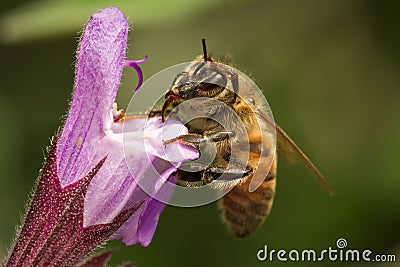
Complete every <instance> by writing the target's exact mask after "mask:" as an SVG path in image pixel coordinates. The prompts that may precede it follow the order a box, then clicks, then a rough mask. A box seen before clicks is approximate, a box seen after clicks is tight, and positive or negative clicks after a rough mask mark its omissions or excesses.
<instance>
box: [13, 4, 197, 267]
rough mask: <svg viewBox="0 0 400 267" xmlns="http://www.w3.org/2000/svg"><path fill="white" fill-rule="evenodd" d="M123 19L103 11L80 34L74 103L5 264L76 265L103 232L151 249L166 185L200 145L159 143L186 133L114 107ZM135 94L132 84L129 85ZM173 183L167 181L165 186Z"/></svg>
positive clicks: (102, 238) (124, 27)
mask: <svg viewBox="0 0 400 267" xmlns="http://www.w3.org/2000/svg"><path fill="white" fill-rule="evenodd" d="M128 27H129V25H128V22H127V20H126V18H125V16H124V15H123V13H122V12H121V11H120V10H119V9H117V8H115V7H109V8H106V9H103V10H101V11H99V12H97V13H95V14H93V15H92V17H91V18H90V20H89V22H88V23H87V25H86V28H85V30H84V33H83V35H82V38H81V41H80V45H79V49H78V57H77V63H76V73H75V75H76V78H75V86H74V93H73V99H72V102H71V105H70V110H69V113H68V117H67V119H66V121H65V124H64V127H63V129H62V132H61V134H56V136H55V137H54V138H53V142H52V147H51V149H50V151H49V156H48V158H47V159H46V162H45V165H44V167H43V169H42V172H41V175H40V177H39V181H38V184H37V188H36V191H35V194H34V197H33V199H32V202H31V205H30V208H29V210H28V212H27V215H26V218H25V221H24V224H23V226H22V228H21V230H20V233H19V236H18V237H17V240H16V242H15V244H14V247H13V250H12V252H11V254H10V257H9V259H8V263H7V266H16V265H22V266H28V265H35V266H47V265H59V264H60V263H62V264H66V263H68V264H66V265H72V264H76V263H77V262H79V261H80V260H81V259H82V258H83V257H84V256H86V255H87V254H88V253H89V252H90V251H91V250H93V249H94V248H95V247H97V245H99V244H100V243H102V242H104V241H105V240H107V239H108V238H110V237H111V238H121V239H123V241H124V242H125V243H126V244H128V245H133V244H135V243H140V244H142V245H143V246H147V245H149V243H150V242H151V239H152V237H153V234H154V231H155V228H156V225H157V222H158V217H159V215H160V213H161V212H162V210H163V208H164V207H165V202H167V201H168V199H169V197H170V196H171V194H172V192H173V186H172V187H171V184H168V183H166V181H167V180H168V179H169V178H171V179H172V180H173V177H171V175H172V174H173V172H174V171H175V170H176V169H177V168H178V167H179V165H180V163H181V162H183V161H185V160H189V159H195V158H197V157H198V151H197V150H196V149H195V148H194V147H191V146H187V145H183V144H181V143H178V142H174V143H168V145H164V142H163V141H164V140H169V139H172V138H174V137H176V136H178V135H180V134H185V133H187V129H186V128H185V127H184V126H183V125H181V124H179V123H177V122H173V121H171V122H167V123H162V122H161V118H159V117H156V118H150V119H147V118H139V117H131V116H124V112H123V111H118V110H117V108H116V104H114V100H115V96H116V94H117V91H118V86H119V82H120V78H121V75H122V70H123V67H124V66H132V67H134V68H135V69H136V70H137V71H138V75H139V86H140V84H141V82H142V74H141V71H140V69H139V67H138V66H137V64H139V63H142V62H143V61H144V60H145V59H144V60H142V61H131V60H125V50H126V46H127V36H128ZM135 90H136V89H135ZM168 185H169V186H168Z"/></svg>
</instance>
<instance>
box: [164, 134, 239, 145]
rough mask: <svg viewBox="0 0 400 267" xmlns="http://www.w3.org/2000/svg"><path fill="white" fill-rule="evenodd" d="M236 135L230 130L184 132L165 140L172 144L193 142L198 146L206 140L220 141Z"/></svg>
mask: <svg viewBox="0 0 400 267" xmlns="http://www.w3.org/2000/svg"><path fill="white" fill-rule="evenodd" d="M233 137H235V133H234V132H229V131H220V132H211V133H208V134H204V135H202V134H183V135H180V136H177V137H175V138H173V139H170V140H167V141H164V145H167V144H170V143H172V142H175V141H178V142H181V143H183V144H192V145H195V146H196V147H198V146H199V145H200V144H203V143H206V142H219V141H223V140H227V139H229V138H233Z"/></svg>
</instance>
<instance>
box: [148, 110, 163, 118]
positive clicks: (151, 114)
mask: <svg viewBox="0 0 400 267" xmlns="http://www.w3.org/2000/svg"><path fill="white" fill-rule="evenodd" d="M161 115H162V111H161V109H160V110H151V111H150V112H149V114H148V115H147V116H149V117H161Z"/></svg>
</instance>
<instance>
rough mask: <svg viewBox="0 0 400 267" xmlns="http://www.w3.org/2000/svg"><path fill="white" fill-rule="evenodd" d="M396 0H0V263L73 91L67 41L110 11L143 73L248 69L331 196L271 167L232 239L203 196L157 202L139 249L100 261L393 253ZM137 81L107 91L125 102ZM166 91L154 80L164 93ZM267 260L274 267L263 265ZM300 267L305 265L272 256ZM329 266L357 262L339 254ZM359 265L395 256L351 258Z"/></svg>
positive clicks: (399, 208) (131, 77)
mask: <svg viewBox="0 0 400 267" xmlns="http://www.w3.org/2000/svg"><path fill="white" fill-rule="evenodd" d="M399 3H400V2H398V1H361V0H360V1H356V0H349V1H347V0H338V1H327V0H323V1H318V0H313V1H311V0H304V1H295V0H292V1H290V0H284V1H278V0H276V1H262V0H258V1H256V0H252V1H239V0H237V1H228V0H218V1H211V0H207V1H204V0H203V1H200V0H195V1H191V2H189V1H183V0H171V1H163V0H158V1H156V0H151V1H77V0H75V1H66V0H64V1H50V0H47V1H43V0H42V1H31V2H28V1H22V0H18V1H12V2H11V1H8V2H4V1H3V2H1V3H0V46H1V47H0V54H1V67H0V68H1V71H0V88H1V90H0V122H1V123H2V125H3V126H2V130H1V131H0V258H1V257H2V256H4V254H5V253H6V251H7V248H8V246H9V243H10V241H11V239H12V237H13V234H14V229H15V225H17V224H18V223H19V221H20V217H21V216H22V213H23V211H24V205H25V203H26V200H27V198H28V196H29V194H30V192H31V189H32V187H33V184H34V181H35V179H36V177H37V174H38V171H39V169H40V167H41V165H42V163H43V159H44V155H45V152H44V151H45V150H44V148H45V147H46V146H47V145H49V139H50V137H51V136H52V135H53V133H54V132H55V131H56V130H57V129H58V127H59V126H60V122H61V120H62V117H63V116H64V115H65V114H66V112H67V109H68V102H69V99H70V96H71V92H72V86H73V79H74V76H73V73H74V66H73V64H74V60H75V49H76V46H77V39H78V37H79V34H78V33H77V32H79V31H80V29H81V28H82V26H83V25H84V23H85V22H86V21H87V19H88V18H89V16H90V14H91V13H92V12H94V11H96V10H98V9H100V8H102V7H105V6H107V5H116V6H119V7H120V8H121V9H122V10H123V11H124V12H125V13H126V15H127V16H128V17H129V21H130V22H131V23H132V25H133V30H132V31H131V32H130V41H129V42H130V47H129V52H128V57H129V58H133V59H138V58H142V57H143V56H144V55H146V54H149V56H150V58H149V60H148V62H147V63H146V64H144V65H143V70H144V74H145V76H146V77H150V76H151V75H152V74H154V73H156V72H157V71H159V70H161V69H163V68H165V67H167V66H170V65H174V64H177V63H181V62H186V61H189V60H191V59H192V58H194V57H195V56H196V55H197V54H199V53H201V44H200V39H201V38H206V39H207V43H208V49H209V51H210V52H211V53H212V54H213V55H216V56H222V57H223V56H226V55H231V56H232V61H233V62H234V63H235V65H236V66H237V67H238V68H239V69H241V70H244V71H246V72H247V73H250V74H251V76H252V77H253V78H254V79H255V81H256V83H257V84H258V85H259V86H260V87H261V88H262V89H263V92H264V93H265V95H266V97H267V99H268V101H269V103H270V106H271V107H272V110H273V112H274V116H275V119H276V121H277V122H278V123H279V124H280V125H281V126H282V128H284V129H285V130H286V131H287V132H288V133H289V134H290V135H291V136H292V138H293V139H294V140H295V141H296V142H297V143H298V144H299V145H300V146H301V147H302V148H303V149H304V151H305V152H306V153H308V155H309V156H310V158H311V159H312V160H313V161H314V162H315V163H316V165H317V166H318V167H319V168H320V169H321V171H322V172H323V173H324V174H325V176H326V177H327V179H328V180H329V181H330V183H331V184H332V186H333V187H334V190H335V196H334V197H329V195H328V194H327V193H326V192H325V191H324V190H323V189H322V188H321V187H320V186H319V185H318V184H317V183H316V182H315V181H314V179H313V178H312V176H311V175H310V173H309V172H308V170H307V169H305V168H304V167H303V166H302V165H290V164H288V163H286V162H284V161H283V160H280V162H279V172H278V188H277V194H276V198H275V204H274V207H273V209H272V213H271V215H270V216H269V218H268V220H267V221H266V222H265V224H264V225H263V227H262V228H261V229H259V230H258V231H257V232H256V233H255V234H254V235H252V236H250V237H249V238H247V239H244V240H237V239H236V238H234V237H233V236H232V235H231V234H230V233H229V232H228V231H227V230H226V229H225V226H224V225H223V224H222V223H221V220H220V215H219V212H218V209H217V207H216V205H215V204H212V205H208V206H204V207H199V208H174V207H168V208H167V209H166V210H165V211H164V212H163V214H162V216H161V219H160V223H159V227H158V229H157V232H156V234H155V236H154V239H153V242H152V243H151V245H150V246H149V247H147V248H142V247H140V246H133V247H125V246H124V245H123V244H122V243H121V242H119V241H113V242H110V243H109V244H108V245H107V247H118V248H119V250H118V252H117V253H116V254H115V255H114V256H113V258H112V261H111V263H113V264H115V263H119V262H122V261H126V260H133V261H136V262H137V263H138V266H263V265H264V266H266V265H271V263H269V262H259V261H258V260H257V257H256V253H257V251H258V250H259V249H262V248H263V247H264V245H268V247H269V248H270V249H286V250H290V249H298V250H302V249H311V248H312V249H316V250H322V249H325V248H327V247H329V246H331V247H333V248H335V247H336V245H335V244H336V240H337V239H338V238H346V239H347V242H348V248H353V249H357V248H358V249H360V250H363V249H370V250H372V251H373V252H374V253H377V254H378V253H382V254H396V255H397V262H399V261H400V213H399V212H400V201H399V200H400V197H399V195H400V194H399V193H400V192H399V191H400V166H399V159H400V141H399V137H400V123H399V121H400V120H399V116H400V75H399V73H400V49H399V47H400V32H399V26H400V20H399V18H398V13H399V11H400V4H399ZM135 79H136V75H135V74H134V72H133V71H132V70H126V71H125V73H124V77H123V80H122V86H121V88H120V92H119V95H118V103H119V106H120V107H124V106H126V105H127V104H128V102H129V99H130V97H131V89H132V88H133V86H134V85H135V82H136V80H135ZM167 86H169V85H166V87H167ZM272 264H273V265H274V266H275V265H278V264H279V262H274V263H272ZM281 264H284V265H285V266H286V265H287V266H308V265H309V263H307V262H288V263H281ZM326 264H327V265H329V266H347V265H352V266H354V265H357V263H356V264H354V263H346V262H333V263H326ZM358 264H359V265H360V266H364V265H368V266H392V265H393V266H395V264H389V263H386V264H383V263H381V264H378V263H369V264H366V263H358Z"/></svg>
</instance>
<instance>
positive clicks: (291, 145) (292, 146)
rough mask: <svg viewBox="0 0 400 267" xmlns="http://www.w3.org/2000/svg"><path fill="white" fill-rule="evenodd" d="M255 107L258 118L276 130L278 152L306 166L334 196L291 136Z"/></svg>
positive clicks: (326, 182)
mask: <svg viewBox="0 0 400 267" xmlns="http://www.w3.org/2000/svg"><path fill="white" fill-rule="evenodd" d="M253 107H254V109H255V113H256V116H257V117H260V118H261V119H262V120H263V121H264V122H265V123H266V124H268V125H269V126H270V127H274V128H275V131H276V139H277V148H278V151H279V152H280V153H281V154H283V155H284V157H285V158H286V159H287V160H288V161H289V162H290V163H294V162H298V161H300V162H302V163H303V164H305V165H306V166H307V167H308V168H309V169H310V170H311V172H312V173H313V174H314V177H315V178H316V179H317V181H318V182H320V183H321V184H322V185H323V186H324V187H325V189H326V190H327V191H328V193H329V194H330V195H333V189H332V187H331V185H330V184H329V183H328V181H327V180H326V179H325V177H324V176H323V175H322V173H321V172H320V171H319V170H318V168H317V167H316V166H315V165H314V164H313V163H312V162H311V160H310V159H309V158H308V157H307V155H306V154H305V153H304V152H303V151H302V150H301V149H300V147H298V146H297V145H296V143H295V142H294V141H293V140H292V139H291V138H290V137H289V135H287V133H285V131H284V130H282V128H281V127H279V126H278V125H277V124H276V123H275V122H274V121H273V120H272V119H271V118H270V117H268V115H267V114H265V113H264V112H263V111H262V110H260V109H259V108H257V107H256V106H255V105H254V106H253Z"/></svg>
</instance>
